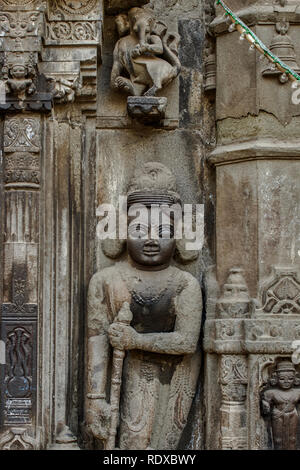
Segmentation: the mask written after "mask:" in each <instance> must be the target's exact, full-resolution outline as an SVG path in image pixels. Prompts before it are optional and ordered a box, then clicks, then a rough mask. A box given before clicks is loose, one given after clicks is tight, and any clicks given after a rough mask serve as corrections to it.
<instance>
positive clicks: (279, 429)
mask: <svg viewBox="0 0 300 470" xmlns="http://www.w3.org/2000/svg"><path fill="white" fill-rule="evenodd" d="M283 432H284V426H283V418H282V417H278V418H276V419H274V418H273V419H272V433H273V441H274V449H275V450H284V445H283V437H284V436H283Z"/></svg>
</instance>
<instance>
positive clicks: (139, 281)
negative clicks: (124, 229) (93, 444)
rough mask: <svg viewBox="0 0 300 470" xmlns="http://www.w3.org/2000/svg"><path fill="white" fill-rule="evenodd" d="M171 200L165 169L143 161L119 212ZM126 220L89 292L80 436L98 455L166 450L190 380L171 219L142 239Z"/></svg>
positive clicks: (188, 332) (187, 304)
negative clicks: (120, 242)
mask: <svg viewBox="0 0 300 470" xmlns="http://www.w3.org/2000/svg"><path fill="white" fill-rule="evenodd" d="M179 202H180V200H179V196H178V194H177V193H176V191H175V180H174V176H173V175H172V173H171V172H170V170H168V169H167V168H166V167H164V166H163V165H161V164H160V163H148V164H146V165H145V166H144V168H143V171H140V172H139V173H136V177H135V179H134V181H133V183H132V185H131V187H130V190H129V194H128V210H129V211H130V208H131V207H133V205H134V204H143V205H144V207H145V206H146V207H147V210H146V212H147V213H148V211H149V210H150V207H151V206H152V205H153V204H164V205H172V204H175V203H179ZM134 220H135V219H134V218H132V217H131V215H130V213H129V215H128V239H127V250H128V260H127V261H122V262H119V263H116V264H115V265H114V266H113V267H109V268H106V269H103V270H102V271H99V272H97V273H96V274H95V275H94V276H93V278H92V279H91V282H90V286H89V294H88V365H87V368H88V387H87V392H88V393H87V398H86V424H87V430H88V431H89V433H91V434H92V435H93V437H94V439H96V441H97V440H100V441H104V445H105V448H106V449H112V448H115V446H117V447H118V448H120V449H176V448H177V446H178V443H179V440H180V437H181V435H182V431H183V429H184V427H185V425H186V423H187V418H188V414H189V411H190V407H191V403H192V400H193V397H194V395H195V391H196V383H197V378H198V374H199V367H200V362H199V360H200V356H199V351H198V349H197V343H198V338H199V333H200V325H201V313H202V295H201V289H200V286H199V284H198V282H197V280H196V279H195V278H194V277H193V276H192V275H191V274H189V273H187V272H185V271H182V270H180V269H178V268H176V267H174V266H172V265H171V260H172V257H173V254H174V251H175V248H176V240H175V239H174V236H173V230H174V225H173V221H171V223H170V224H169V225H168V226H164V225H159V226H157V227H154V230H157V232H158V234H159V237H156V238H154V239H152V238H151V237H150V232H148V227H144V226H142V224H135V223H134ZM152 229H153V226H152ZM149 230H150V229H149ZM152 236H153V235H152ZM166 236H167V237H166ZM112 348H113V350H112ZM125 352H126V357H125V361H124V366H123V359H124V356H125ZM110 371H111V372H110ZM120 390H122V392H121V393H120ZM120 397H121V399H120V400H119V398H120ZM118 422H119V426H118ZM117 428H118V433H117ZM116 435H117V436H118V442H116V443H115V437H116Z"/></svg>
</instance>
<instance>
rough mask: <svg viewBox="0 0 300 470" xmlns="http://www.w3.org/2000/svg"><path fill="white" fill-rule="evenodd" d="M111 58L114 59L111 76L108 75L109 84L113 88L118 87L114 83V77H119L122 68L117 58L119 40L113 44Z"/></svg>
mask: <svg viewBox="0 0 300 470" xmlns="http://www.w3.org/2000/svg"><path fill="white" fill-rule="evenodd" d="M113 59H114V61H113V67H112V71H111V76H110V86H111V88H113V89H115V88H118V85H117V84H116V79H117V78H118V77H120V75H121V72H122V70H123V66H122V64H121V63H120V60H119V41H118V42H117V44H116V46H115V49H114V54H113Z"/></svg>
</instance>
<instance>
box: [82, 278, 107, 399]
mask: <svg viewBox="0 0 300 470" xmlns="http://www.w3.org/2000/svg"><path fill="white" fill-rule="evenodd" d="M105 300H106V299H105V292H104V282H103V278H102V276H101V273H97V274H95V275H94V276H93V278H92V279H91V282H90V285H89V292H88V364H87V367H88V377H87V381H88V382H87V384H88V389H87V392H88V393H87V398H91V399H93V398H105V389H106V380H107V366H108V360H109V338H108V335H107V330H108V328H109V318H108V308H107V305H106V301H105Z"/></svg>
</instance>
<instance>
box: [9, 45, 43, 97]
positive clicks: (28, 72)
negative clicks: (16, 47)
mask: <svg viewBox="0 0 300 470" xmlns="http://www.w3.org/2000/svg"><path fill="white" fill-rule="evenodd" d="M2 74H3V78H4V80H5V83H6V90H7V92H8V93H12V94H13V95H15V96H17V98H18V99H20V100H21V101H24V100H25V98H26V96H27V95H33V94H34V93H35V92H36V87H35V84H34V78H35V76H36V73H35V69H34V65H33V61H32V58H31V57H30V58H29V59H28V60H26V57H25V56H24V57H22V56H21V55H20V54H16V55H11V56H10V57H9V59H8V60H6V61H5V62H4V66H3V68H2Z"/></svg>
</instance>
